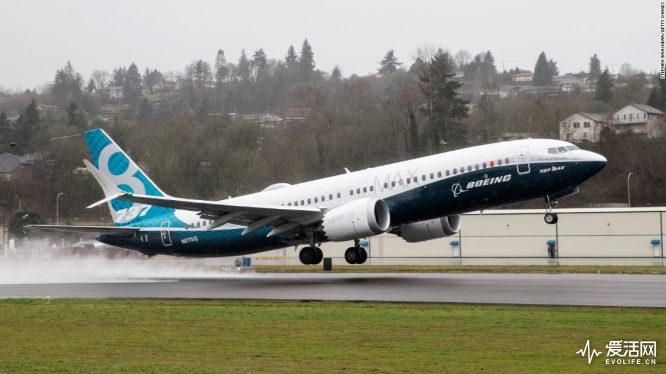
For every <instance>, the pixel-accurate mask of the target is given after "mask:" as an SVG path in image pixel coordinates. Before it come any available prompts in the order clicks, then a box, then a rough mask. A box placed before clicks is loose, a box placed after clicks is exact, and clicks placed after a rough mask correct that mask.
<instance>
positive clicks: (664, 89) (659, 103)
mask: <svg viewBox="0 0 666 374" xmlns="http://www.w3.org/2000/svg"><path fill="white" fill-rule="evenodd" d="M647 105H649V106H651V107H653V108H657V109H659V110H661V111H662V112H666V79H659V78H657V85H656V86H655V87H654V88H652V90H650V96H649V97H648V100H647Z"/></svg>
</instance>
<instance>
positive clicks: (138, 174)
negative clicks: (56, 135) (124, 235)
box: [85, 129, 173, 226]
mask: <svg viewBox="0 0 666 374" xmlns="http://www.w3.org/2000/svg"><path fill="white" fill-rule="evenodd" d="M85 138H86V143H87V144H88V151H89V152H90V156H91V157H92V164H93V165H94V166H95V168H97V169H98V170H99V172H101V173H102V174H104V175H105V176H106V177H107V178H108V179H109V180H111V182H113V183H114V184H115V185H116V186H117V187H118V188H120V189H121V190H123V191H126V192H132V193H136V194H141V195H150V196H166V194H165V193H164V192H162V190H160V188H159V187H157V185H156V184H155V183H154V182H153V181H152V180H150V178H148V176H147V175H146V173H144V172H143V170H141V168H139V166H138V165H137V164H135V163H134V161H132V159H130V158H129V156H127V154H126V153H125V152H124V151H123V150H122V149H120V147H119V146H118V144H116V143H115V142H114V141H113V140H112V139H111V138H110V137H109V135H107V134H106V132H104V130H102V129H94V130H90V131H87V132H86V133H85ZM102 187H104V186H102ZM104 192H105V195H107V196H105V197H106V198H111V197H112V196H108V189H107V188H104ZM108 206H109V209H110V210H111V216H112V217H113V221H114V222H115V223H116V225H117V226H126V225H133V226H143V225H154V224H155V223H156V222H150V221H154V220H153V219H154V218H158V217H163V216H165V215H166V214H171V215H172V214H173V209H169V208H160V207H151V206H148V205H141V204H135V203H132V202H129V201H122V200H118V199H112V200H110V201H108Z"/></svg>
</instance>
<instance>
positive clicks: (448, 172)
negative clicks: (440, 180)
mask: <svg viewBox="0 0 666 374" xmlns="http://www.w3.org/2000/svg"><path fill="white" fill-rule="evenodd" d="M444 175H446V176H447V177H448V176H449V175H451V172H450V171H449V169H446V172H444Z"/></svg>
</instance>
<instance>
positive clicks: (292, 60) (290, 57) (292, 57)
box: [284, 45, 298, 71]
mask: <svg viewBox="0 0 666 374" xmlns="http://www.w3.org/2000/svg"><path fill="white" fill-rule="evenodd" d="M284 62H285V64H287V69H289V70H290V71H295V70H296V69H298V55H296V49H294V46H293V45H290V46H289V49H287V57H285V58H284Z"/></svg>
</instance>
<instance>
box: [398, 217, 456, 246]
mask: <svg viewBox="0 0 666 374" xmlns="http://www.w3.org/2000/svg"><path fill="white" fill-rule="evenodd" d="M461 224H462V219H461V217H460V214H455V215H452V216H446V217H441V218H436V219H431V220H427V221H419V222H413V223H408V224H405V225H402V226H400V228H399V229H398V230H399V231H398V232H399V234H398V235H399V236H400V237H402V238H403V239H405V241H407V242H409V243H417V242H423V241H426V240H430V239H437V238H443V237H445V236H451V235H454V234H456V233H458V231H460V226H461Z"/></svg>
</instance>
